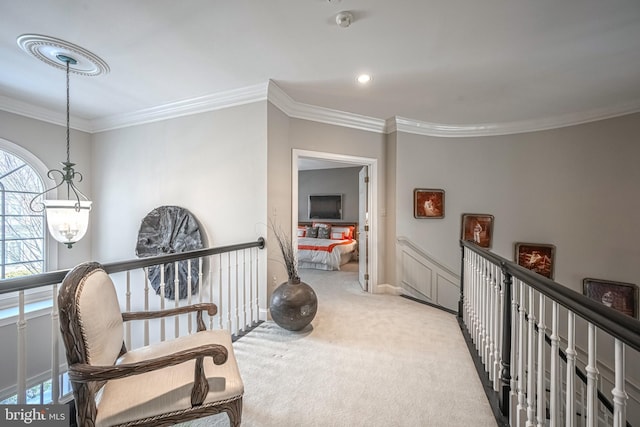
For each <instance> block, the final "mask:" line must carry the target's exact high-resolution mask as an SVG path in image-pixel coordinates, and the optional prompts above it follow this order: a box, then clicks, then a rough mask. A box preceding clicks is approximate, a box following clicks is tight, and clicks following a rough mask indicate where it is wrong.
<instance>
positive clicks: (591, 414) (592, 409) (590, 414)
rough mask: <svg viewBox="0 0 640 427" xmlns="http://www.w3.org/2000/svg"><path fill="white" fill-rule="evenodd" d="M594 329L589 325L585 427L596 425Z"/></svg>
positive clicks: (596, 381) (596, 372)
mask: <svg viewBox="0 0 640 427" xmlns="http://www.w3.org/2000/svg"><path fill="white" fill-rule="evenodd" d="M596 348H597V346H596V327H595V326H594V325H593V324H591V323H589V342H588V353H589V354H588V355H587V357H588V362H587V367H586V368H585V370H586V371H587V410H586V416H587V420H586V425H587V427H596V426H597V425H598V374H599V372H598V366H597V362H596V360H597V358H596Z"/></svg>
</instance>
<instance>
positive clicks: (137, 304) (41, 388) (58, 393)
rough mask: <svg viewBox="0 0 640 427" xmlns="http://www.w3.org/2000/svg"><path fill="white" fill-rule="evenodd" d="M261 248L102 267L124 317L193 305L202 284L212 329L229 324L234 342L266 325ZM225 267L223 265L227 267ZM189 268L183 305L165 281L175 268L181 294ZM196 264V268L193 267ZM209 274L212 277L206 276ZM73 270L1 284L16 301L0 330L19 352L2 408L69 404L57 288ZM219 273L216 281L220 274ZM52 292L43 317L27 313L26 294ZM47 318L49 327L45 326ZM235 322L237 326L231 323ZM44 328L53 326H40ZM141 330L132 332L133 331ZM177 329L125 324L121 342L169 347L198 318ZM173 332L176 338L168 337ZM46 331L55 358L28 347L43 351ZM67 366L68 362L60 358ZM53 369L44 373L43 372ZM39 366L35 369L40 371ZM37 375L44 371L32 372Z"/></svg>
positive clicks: (9, 363)
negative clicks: (154, 271) (152, 273)
mask: <svg viewBox="0 0 640 427" xmlns="http://www.w3.org/2000/svg"><path fill="white" fill-rule="evenodd" d="M262 248H264V240H263V239H262V238H261V239H259V240H257V241H255V242H249V243H243V244H239V245H231V246H225V247H220V248H210V249H202V250H197V251H190V252H183V253H179V254H172V255H163V256H159V257H150V258H142V259H136V260H131V261H124V262H118V263H110V264H104V265H103V267H104V269H105V271H106V272H107V273H109V275H110V276H111V278H112V280H113V282H114V285H115V286H116V291H117V293H118V298H119V300H120V303H121V308H122V311H149V310H158V309H163V308H165V307H167V306H169V304H170V305H172V306H175V307H179V306H183V305H188V304H192V303H193V302H194V300H195V299H196V298H195V296H194V295H193V292H192V288H191V284H192V283H195V280H197V282H198V283H197V292H198V296H197V300H198V302H213V303H215V304H216V305H217V307H218V313H217V314H216V316H217V317H218V319H217V321H216V320H215V317H216V316H211V317H210V318H209V322H208V324H209V326H210V327H211V328H213V327H214V325H215V326H218V327H220V328H222V327H223V323H222V319H227V324H226V325H225V327H226V328H227V329H229V331H231V332H232V334H234V335H239V334H240V333H242V332H246V331H247V330H249V329H250V328H252V327H253V326H255V325H256V324H257V323H258V322H260V321H261V320H265V319H264V318H261V317H265V315H266V313H262V312H261V307H260V297H261V295H262V296H263V297H264V293H265V292H266V280H264V279H262V280H261V279H260V278H261V277H262V278H263V277H265V276H266V272H264V271H261V264H260V260H261V259H263V258H264V257H265V256H266V254H265V253H264V252H263V253H260V250H261V249H262ZM223 260H224V261H223ZM180 262H186V264H187V270H188V273H187V275H186V281H187V282H188V283H186V284H183V285H186V289H187V296H186V298H185V299H179V298H174V299H173V301H172V300H171V299H166V298H164V296H165V286H164V285H166V282H167V278H166V277H165V274H164V268H163V266H164V265H166V264H169V263H172V264H173V267H174V268H173V271H175V275H174V276H173V280H172V282H173V290H174V295H176V296H178V295H179V288H180V285H181V283H180V280H181V279H180V276H179V274H178V270H179V269H178V264H179V263H180ZM196 263H197V264H196ZM223 263H226V268H227V269H228V272H227V273H226V274H223V271H222V268H223V267H222V266H223ZM154 265H157V266H160V268H159V270H160V277H159V280H160V287H159V290H160V292H159V295H156V294H155V293H151V292H150V288H151V283H150V280H149V274H148V268H149V267H151V266H154ZM192 265H193V266H197V272H198V274H197V275H195V274H193V273H192V270H191V266H192ZM206 268H209V270H210V271H209V274H205V269H206ZM67 272H68V271H57V272H53V273H44V274H38V275H33V276H25V277H20V278H14V279H6V280H2V281H0V294H9V293H15V294H16V308H17V310H16V311H17V315H16V321H15V329H14V331H13V333H12V332H11V331H10V329H9V327H8V326H4V327H0V339H2V338H3V337H2V334H6V336H7V337H9V336H11V335H13V336H14V338H13V340H16V341H14V342H15V344H11V343H10V342H9V340H8V339H2V342H3V343H5V345H11V346H12V347H14V346H15V349H16V353H15V359H14V360H3V361H2V369H3V372H8V371H9V372H10V371H13V372H15V373H16V374H15V378H16V380H15V383H11V384H0V402H4V403H16V404H25V403H59V402H65V401H68V400H70V399H71V396H70V387H69V386H68V384H67V382H66V364H65V363H64V362H61V357H60V354H61V348H63V347H62V346H61V345H60V332H59V331H60V327H59V318H58V305H57V294H58V288H59V284H60V283H61V282H62V280H63V279H64V276H65V275H66V273H67ZM216 273H218V274H216ZM27 289H40V290H45V289H49V290H50V293H49V294H50V295H51V299H49V300H45V301H42V302H40V305H43V306H44V307H45V308H40V311H39V312H38V314H37V315H36V314H33V313H31V312H30V310H32V308H33V307H32V306H28V305H27V304H25V298H24V295H25V290H27ZM28 314H29V315H28ZM47 319H48V320H47ZM232 320H233V321H232ZM43 322H45V323H49V325H46V326H44V327H43ZM136 323H137V324H139V325H137V326H136V325H135V324H136ZM172 323H173V325H171V326H170V325H169V324H166V319H165V318H163V319H161V320H157V321H156V320H144V321H142V322H125V328H124V343H125V345H126V346H127V348H129V349H132V348H136V347H140V346H144V345H148V344H149V343H150V342H153V341H158V340H161V341H164V340H165V339H168V338H167V336H168V335H170V337H171V338H173V337H178V336H180V335H183V334H187V333H190V332H191V331H192V330H193V324H194V319H193V314H191V315H189V314H185V315H181V316H176V318H175V320H174V322H172ZM171 329H173V331H171ZM42 331H48V332H47V333H46V334H45V336H46V339H49V340H50V343H51V345H50V349H51V353H50V355H47V354H46V353H42V352H41V351H30V352H29V351H28V349H29V348H37V349H41V348H42V342H41V341H42V339H43V337H42ZM62 360H64V357H63V358H62ZM47 365H48V366H49V368H48V369H46V368H45V369H44V371H43V370H42V368H41V366H47ZM36 367H37V368H36ZM34 369H39V371H38V372H34Z"/></svg>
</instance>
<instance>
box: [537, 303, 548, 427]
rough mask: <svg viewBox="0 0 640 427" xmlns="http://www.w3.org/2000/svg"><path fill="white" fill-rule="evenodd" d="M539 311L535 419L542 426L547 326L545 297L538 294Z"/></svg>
mask: <svg viewBox="0 0 640 427" xmlns="http://www.w3.org/2000/svg"><path fill="white" fill-rule="evenodd" d="M538 305H539V312H538V393H537V402H538V410H537V421H538V427H544V426H545V421H546V418H547V407H546V395H547V390H546V387H545V355H544V349H545V334H546V332H547V326H546V325H545V323H544V320H545V316H546V312H545V310H546V307H545V298H544V295H542V294H540V299H539V304H538Z"/></svg>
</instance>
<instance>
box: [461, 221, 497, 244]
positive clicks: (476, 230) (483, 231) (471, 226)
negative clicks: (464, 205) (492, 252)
mask: <svg viewBox="0 0 640 427" xmlns="http://www.w3.org/2000/svg"><path fill="white" fill-rule="evenodd" d="M461 239H462V240H466V241H470V242H474V243H475V244H477V245H478V246H480V247H483V248H490V247H491V241H492V239H493V215H488V214H467V213H466V214H462V232H461Z"/></svg>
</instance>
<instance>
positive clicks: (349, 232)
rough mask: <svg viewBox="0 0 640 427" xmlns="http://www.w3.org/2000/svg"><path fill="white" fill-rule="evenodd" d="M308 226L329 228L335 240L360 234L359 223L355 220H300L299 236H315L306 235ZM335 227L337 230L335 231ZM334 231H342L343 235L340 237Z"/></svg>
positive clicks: (331, 237)
mask: <svg viewBox="0 0 640 427" xmlns="http://www.w3.org/2000/svg"><path fill="white" fill-rule="evenodd" d="M307 227H313V228H320V227H322V228H327V227H328V228H329V229H330V231H329V236H330V237H329V238H330V239H334V240H343V239H355V238H356V237H357V234H358V224H357V223H355V222H335V221H322V220H316V221H301V222H298V237H313V236H307V235H306V229H307ZM334 229H335V231H334ZM334 233H342V235H343V237H342V239H340V237H339V236H338V235H337V234H334Z"/></svg>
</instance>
